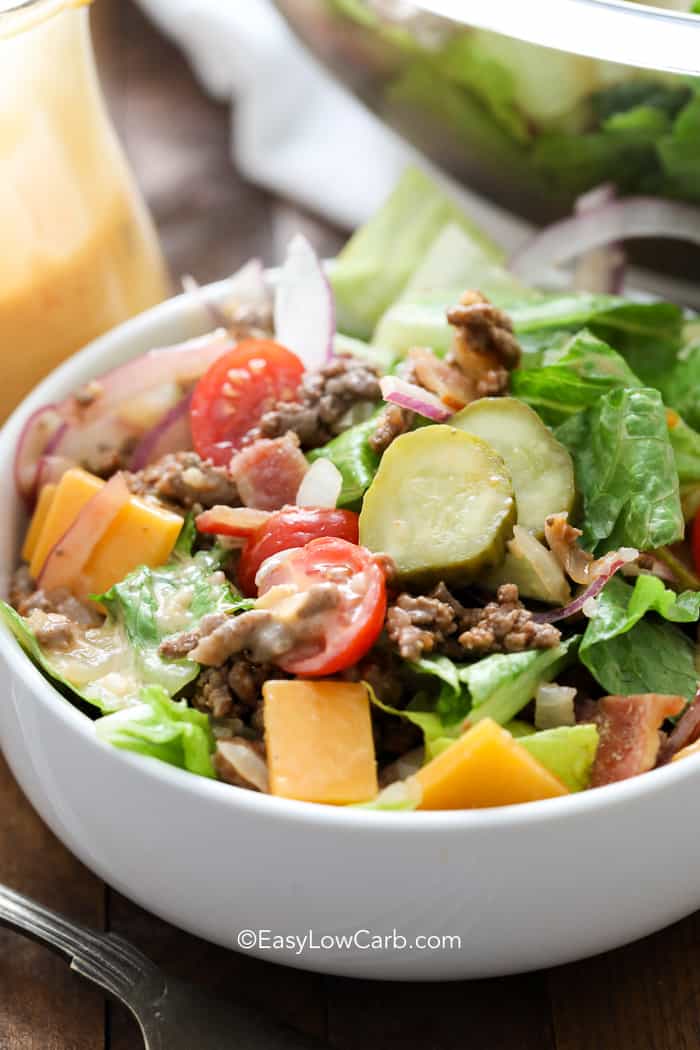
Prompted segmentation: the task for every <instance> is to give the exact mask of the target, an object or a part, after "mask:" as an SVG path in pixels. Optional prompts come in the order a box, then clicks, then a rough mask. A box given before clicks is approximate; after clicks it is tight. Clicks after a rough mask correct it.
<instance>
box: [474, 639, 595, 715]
mask: <svg viewBox="0 0 700 1050" xmlns="http://www.w3.org/2000/svg"><path fill="white" fill-rule="evenodd" d="M578 642H579V639H578V636H574V637H573V638H569V639H568V640H567V641H565V642H562V643H561V644H560V645H557V646H555V647H554V648H553V649H531V650H529V651H528V652H524V653H495V654H494V655H493V656H487V657H485V658H484V659H483V660H478V661H477V662H476V663H474V664H467V665H466V666H463V667H461V668H460V672H459V678H460V681H461V682H463V683H464V685H466V687H467V690H468V693H469V697H470V699H471V706H470V708H469V712H468V714H469V721H470V722H479V721H481V719H482V718H493V719H494V721H496V722H499V723H500V724H501V725H505V723H506V722H510V721H511V719H513V718H515V716H516V715H517V714H518V713H519V712H520V711H522V709H523V708H524V707H525V705H526V704H527V703H529V701H530V700H532V698H533V697H534V695H535V693H536V692H537V687H538V686H539V685H541V684H542V682H551V681H552V679H553V678H556V676H557V675H558V674H559V672H560V671H562V670H563V669H564V668H565V667H567V666H568V665H569V664H570V663H571V662H572V660H573V658H574V656H575V654H576V650H577V647H578Z"/></svg>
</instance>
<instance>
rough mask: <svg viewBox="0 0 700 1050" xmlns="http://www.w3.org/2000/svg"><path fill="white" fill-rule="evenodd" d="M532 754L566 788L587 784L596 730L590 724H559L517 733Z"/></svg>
mask: <svg viewBox="0 0 700 1050" xmlns="http://www.w3.org/2000/svg"><path fill="white" fill-rule="evenodd" d="M517 739H518V743H519V744H520V745H521V746H522V747H524V748H525V750H526V751H529V752H530V754H531V755H532V757H533V758H536V759H537V760H538V762H541V763H542V765H543V766H544V767H545V768H546V769H548V770H549V771H550V773H553V774H554V776H555V777H558V778H559V780H561V782H562V783H563V784H566V786H567V787H568V789H569V791H583V790H584V789H585V788H587V787H588V782H589V780H590V777H591V768H592V766H593V763H594V761H595V756H596V752H597V750H598V730H597V729H596V727H595V726H594V725H592V724H582V725H577V726H559V727H558V728H556V729H543V730H542V731H541V732H539V733H527V734H521V735H520V736H518V738H517Z"/></svg>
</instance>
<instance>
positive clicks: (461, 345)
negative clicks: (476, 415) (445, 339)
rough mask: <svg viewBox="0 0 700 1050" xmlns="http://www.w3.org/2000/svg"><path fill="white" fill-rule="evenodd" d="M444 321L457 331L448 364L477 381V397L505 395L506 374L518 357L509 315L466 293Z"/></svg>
mask: <svg viewBox="0 0 700 1050" xmlns="http://www.w3.org/2000/svg"><path fill="white" fill-rule="evenodd" d="M447 320H448V321H449V323H450V324H451V325H453V326H454V327H455V329H456V333H455V339H454V346H453V349H452V351H451V352H450V353H449V354H448V356H447V360H448V362H449V363H454V364H456V365H457V366H458V367H459V368H460V369H461V371H462V372H463V373H464V374H465V375H466V376H469V377H471V378H475V379H476V389H475V393H476V396H477V397H487V396H494V395H499V394H504V393H506V392H507V390H508V373H509V372H510V371H512V369H514V368H517V366H518V363H519V361H520V354H521V351H520V346H519V344H518V341H517V339H516V338H515V336H514V335H513V323H512V321H511V319H510V318H509V317H508V315H507V314H505V313H504V312H503V311H502V310H499V309H498V307H496V306H494V305H493V303H491V302H489V300H488V299H487V298H486V297H485V296H483V295H482V294H481V292H476V291H468V292H465V293H464V295H463V296H462V298H461V299H460V301H459V303H458V304H457V305H456V306H453V307H452V308H451V309H450V310H448V312H447Z"/></svg>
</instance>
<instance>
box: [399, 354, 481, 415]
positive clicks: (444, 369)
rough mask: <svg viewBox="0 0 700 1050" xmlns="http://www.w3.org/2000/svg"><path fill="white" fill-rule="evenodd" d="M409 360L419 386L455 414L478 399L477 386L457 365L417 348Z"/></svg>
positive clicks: (409, 355) (409, 356)
mask: <svg viewBox="0 0 700 1050" xmlns="http://www.w3.org/2000/svg"><path fill="white" fill-rule="evenodd" d="M408 360H409V361H410V363H411V366H412V371H413V375H414V376H415V381H416V383H417V384H418V386H422V387H423V389H424V390H429V391H430V392H431V393H433V394H436V395H437V396H438V397H439V398H440V400H441V401H442V402H443V404H445V405H447V407H448V408H451V409H452V411H453V412H457V411H459V409H460V408H464V406H465V405H468V404H469V402H470V401H474V399H475V398H476V397H478V394H477V393H476V384H475V383H474V382H470V381H469V379H468V378H467V377H466V376H465V375H464V374H463V373H462V372H460V370H459V368H457V367H456V366H455V365H448V364H447V362H446V361H441V360H440V358H439V357H436V355H435V354H434V353H433V351H432V350H425V349H423V348H422V347H416V348H415V349H414V350H410V351H409V354H408Z"/></svg>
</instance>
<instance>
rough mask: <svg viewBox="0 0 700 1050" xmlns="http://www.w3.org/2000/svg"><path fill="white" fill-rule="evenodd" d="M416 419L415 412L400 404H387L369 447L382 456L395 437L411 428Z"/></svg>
mask: <svg viewBox="0 0 700 1050" xmlns="http://www.w3.org/2000/svg"><path fill="white" fill-rule="evenodd" d="M414 419H415V414H414V413H413V412H409V411H408V410H407V409H405V408H401V407H400V406H399V405H391V404H389V405H387V406H386V408H385V409H384V410H383V411H382V412H381V413H380V414H379V416H378V418H377V425H376V427H375V429H374V432H373V433H372V434H371V435H370V438H369V447H370V448H371V449H372V451H373V452H376V453H377V455H378V456H381V455H382V453H384V452H386V450H387V449H388V447H389V445H390V444H391V443H392V441H393V440H394V439H395V438H397V437H400V436H401V434H405V433H406V432H407V431H408V430H410V429H411V427H412V426H413V421H414Z"/></svg>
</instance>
